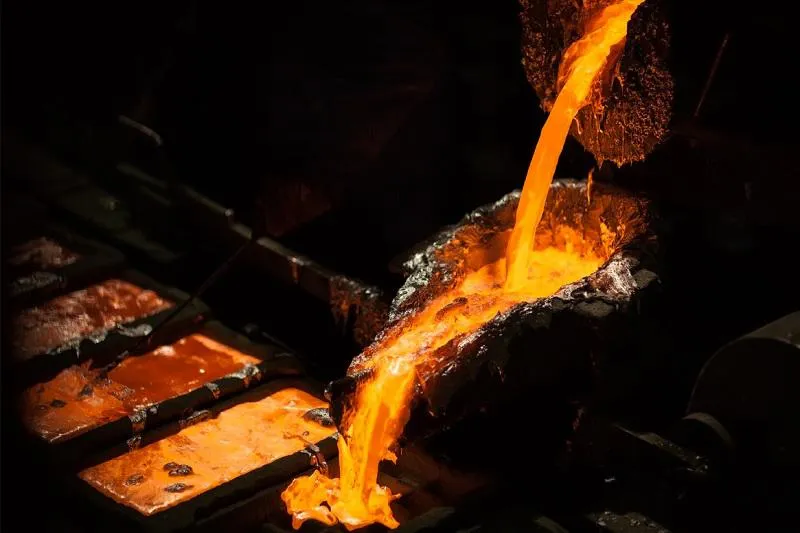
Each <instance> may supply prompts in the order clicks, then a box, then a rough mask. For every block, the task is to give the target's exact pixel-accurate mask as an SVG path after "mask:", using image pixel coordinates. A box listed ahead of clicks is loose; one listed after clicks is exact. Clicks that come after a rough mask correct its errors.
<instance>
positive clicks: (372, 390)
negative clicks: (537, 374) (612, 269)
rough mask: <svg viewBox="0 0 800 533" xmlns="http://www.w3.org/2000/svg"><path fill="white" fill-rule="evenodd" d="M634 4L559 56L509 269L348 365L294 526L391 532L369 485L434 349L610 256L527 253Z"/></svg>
mask: <svg viewBox="0 0 800 533" xmlns="http://www.w3.org/2000/svg"><path fill="white" fill-rule="evenodd" d="M642 1H643V0H618V1H617V2H615V3H612V4H611V5H609V6H608V7H606V8H604V9H603V11H602V12H600V13H599V15H598V16H597V17H596V18H595V19H593V20H592V21H590V23H589V24H588V25H587V27H585V28H584V30H585V31H584V35H583V36H582V37H581V39H580V40H578V41H577V42H575V43H574V44H573V45H572V46H570V48H569V49H568V50H567V51H566V52H565V54H564V60H563V62H562V64H561V68H560V72H559V84H560V85H562V87H561V90H560V92H559V95H558V97H557V98H556V101H555V104H554V106H553V109H552V110H551V112H550V115H549V116H548V119H547V121H546V122H545V125H544V127H543V128H542V133H541V135H540V137H539V142H538V143H537V146H536V150H535V151H534V155H533V158H532V160H531V164H530V167H529V169H528V174H527V176H526V178H525V185H524V187H523V190H522V194H521V196H520V200H519V205H518V206H517V212H516V222H515V225H514V229H513V231H512V233H511V236H510V238H509V241H508V245H507V251H506V259H507V261H508V264H506V259H502V260H501V261H499V262H497V263H495V264H493V265H490V266H488V267H484V268H483V269H481V270H479V271H477V272H474V273H472V274H469V275H468V276H467V278H466V279H465V280H464V281H463V282H462V283H461V284H460V285H459V286H458V287H457V288H455V289H454V290H451V291H448V292H447V293H446V294H444V295H443V296H441V297H439V298H437V299H435V300H434V301H433V302H431V303H430V304H428V305H427V306H426V308H425V309H422V310H420V311H419V312H418V313H417V314H416V315H415V316H414V317H412V318H410V319H409V320H405V321H402V322H400V323H399V324H398V325H397V326H396V327H394V328H393V329H392V330H391V331H388V332H385V335H384V337H383V338H382V340H379V341H378V342H376V343H375V344H373V345H372V346H370V347H369V348H368V349H367V350H365V351H364V352H363V353H362V354H361V355H360V356H358V357H357V358H356V359H355V360H354V361H353V363H352V364H351V365H350V369H349V372H350V373H355V372H358V371H360V370H365V369H370V370H372V375H371V376H370V378H369V379H367V380H365V381H364V382H362V383H361V384H360V386H359V389H358V390H357V391H356V393H355V401H354V402H353V405H352V406H350V407H349V408H348V409H347V410H346V412H345V414H344V417H343V420H342V423H341V426H342V427H341V428H340V431H341V434H342V437H344V438H340V439H339V441H338V442H339V460H340V478H339V479H330V478H328V477H326V476H324V475H322V474H321V473H320V472H314V473H312V474H311V475H310V476H305V477H300V478H297V479H295V480H294V481H293V482H292V483H291V485H289V487H288V488H287V489H286V491H284V493H283V494H282V499H283V501H284V503H285V504H286V507H287V510H288V512H289V513H290V514H291V515H292V524H293V526H294V527H295V528H299V527H300V525H301V524H302V523H303V522H305V521H306V520H309V519H313V520H317V521H320V522H322V523H325V524H328V525H333V524H335V523H336V522H340V523H342V524H343V525H344V526H345V527H346V528H347V529H350V530H352V529H356V528H359V527H364V526H366V525H369V524H373V523H380V524H383V525H385V526H387V527H390V528H394V527H397V526H398V525H399V524H398V523H397V521H396V520H395V518H394V516H393V515H392V511H391V509H390V507H389V503H390V501H391V500H392V499H393V498H394V496H393V495H392V494H391V492H390V491H389V490H388V489H387V488H385V487H381V486H378V485H377V477H378V466H379V464H380V462H381V461H382V460H395V459H396V458H395V456H394V453H393V452H392V451H391V450H390V448H391V447H392V446H393V445H394V443H395V442H396V441H397V438H398V437H399V436H400V433H401V432H402V430H403V427H404V426H405V424H406V422H407V421H408V416H409V414H410V404H411V399H412V398H411V397H412V393H413V390H414V385H415V383H417V382H420V381H424V376H425V375H426V374H428V373H430V372H435V371H437V370H439V369H441V368H442V366H443V365H446V364H448V362H449V361H447V360H439V359H438V358H437V352H436V350H437V348H439V347H442V346H444V345H445V344H447V343H449V342H451V341H457V340H458V338H459V337H461V336H463V335H468V334H470V333H473V332H474V331H476V330H477V329H478V328H480V326H482V325H483V324H485V323H486V322H488V321H489V320H491V319H492V318H494V317H495V316H497V315H498V314H501V313H503V312H505V311H507V310H509V309H510V308H511V307H512V306H514V305H515V304H517V303H520V302H530V301H534V300H537V299H539V298H542V297H546V296H549V295H552V294H553V293H555V292H557V291H558V289H559V288H560V287H562V286H564V285H567V284H569V283H572V282H574V281H577V280H578V279H580V278H582V277H585V276H587V275H588V274H591V273H592V272H595V271H596V270H597V269H598V268H599V267H600V266H601V265H602V264H603V263H604V262H605V260H606V259H608V256H607V255H606V256H605V257H597V256H591V255H586V254H581V253H580V252H581V250H582V248H583V242H582V239H580V237H579V236H578V235H573V238H571V239H568V240H567V242H566V246H564V247H563V248H546V249H542V250H535V249H534V246H533V245H534V242H535V234H536V228H537V227H538V225H539V221H540V220H541V217H542V213H543V211H544V206H545V201H546V199H547V195H548V192H549V190H550V185H551V183H552V180H553V174H554V172H555V169H556V164H557V163H558V158H559V155H560V154H561V150H562V148H563V146H564V142H565V140H566V137H567V134H568V133H569V129H570V126H571V124H572V121H573V120H574V119H575V116H576V114H577V113H578V111H579V110H580V109H581V108H582V107H583V106H584V105H585V104H586V102H587V100H588V98H589V95H590V90H591V88H592V85H593V83H594V81H595V79H596V78H597V76H598V74H599V73H600V72H601V71H602V69H603V67H604V66H605V65H606V62H607V60H608V58H609V56H610V54H611V52H612V48H614V47H615V46H619V45H620V44H621V43H623V42H624V39H625V35H626V33H627V24H628V21H629V20H630V18H631V16H632V15H633V12H634V11H635V10H636V8H637V7H638V6H639V4H641V3H642ZM448 352H449V351H448ZM418 376H419V378H418Z"/></svg>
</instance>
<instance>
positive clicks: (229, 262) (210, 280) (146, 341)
mask: <svg viewBox="0 0 800 533" xmlns="http://www.w3.org/2000/svg"><path fill="white" fill-rule="evenodd" d="M257 240H258V237H257V236H256V234H255V233H254V234H253V235H252V236H251V237H250V239H248V240H247V241H246V242H245V243H244V244H242V245H241V246H240V247H239V248H237V249H236V251H235V252H233V254H232V255H231V256H230V257H228V258H227V259H226V260H225V262H224V263H222V264H221V265H220V266H219V267H217V269H216V270H215V271H214V272H213V273H212V274H211V275H210V276H208V277H207V278H206V279H205V281H203V283H202V284H201V285H200V287H198V288H197V290H195V291H194V293H192V295H191V296H189V298H187V299H186V300H184V301H183V302H181V303H180V305H178V306H177V307H175V309H173V311H172V312H171V313H170V314H169V315H167V316H165V317H164V319H163V320H162V321H161V322H159V323H158V324H156V325H155V326H154V327H153V329H151V330H150V332H149V333H148V334H147V335H145V336H143V337H139V340H138V341H137V342H136V344H134V345H133V346H131V347H130V348H129V349H127V350H125V351H124V352H122V353H121V354H119V355H118V356H117V357H116V358H115V359H114V361H112V362H111V363H109V364H108V365H106V366H105V367H103V369H102V370H101V371H100V376H101V377H105V376H106V375H107V374H108V373H109V372H110V371H111V370H113V369H114V368H115V367H116V366H117V365H119V364H120V363H121V362H122V361H124V360H125V359H127V358H128V357H129V356H130V355H131V354H133V353H136V352H137V351H139V350H141V349H142V348H145V347H147V346H149V345H150V343H151V342H152V340H153V338H154V337H155V335H156V333H158V332H159V331H160V330H161V329H163V328H164V326H166V325H167V324H169V322H171V321H172V320H173V319H174V318H175V317H177V316H178V315H179V314H180V313H181V312H182V311H183V310H184V309H186V308H187V307H189V305H191V304H192V302H194V301H195V300H197V299H198V298H200V297H201V296H202V295H203V293H205V291H206V290H208V288H209V287H211V285H213V284H214V282H215V281H217V279H219V277H220V276H222V274H224V273H225V272H226V271H227V270H228V269H230V267H231V266H233V264H234V263H235V262H236V260H237V259H238V258H239V256H241V255H242V253H243V252H244V251H245V250H246V249H247V248H248V247H249V246H250V245H251V244H252V243H254V242H256V241H257Z"/></svg>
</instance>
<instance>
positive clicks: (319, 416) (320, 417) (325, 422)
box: [303, 407, 334, 428]
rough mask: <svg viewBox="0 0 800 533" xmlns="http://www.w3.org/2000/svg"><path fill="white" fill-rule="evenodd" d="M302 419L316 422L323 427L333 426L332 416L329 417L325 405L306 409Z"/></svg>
mask: <svg viewBox="0 0 800 533" xmlns="http://www.w3.org/2000/svg"><path fill="white" fill-rule="evenodd" d="M303 419H304V420H309V421H311V422H316V423H317V424H319V425H321V426H323V427H326V428H327V427H333V426H334V423H333V418H331V415H330V413H329V412H328V409H326V408H325V407H317V408H314V409H309V410H308V411H306V414H304V415H303Z"/></svg>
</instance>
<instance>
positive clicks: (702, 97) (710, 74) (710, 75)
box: [694, 32, 731, 118]
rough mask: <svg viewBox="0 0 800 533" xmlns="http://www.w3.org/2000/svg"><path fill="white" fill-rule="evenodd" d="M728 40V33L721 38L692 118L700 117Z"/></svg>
mask: <svg viewBox="0 0 800 533" xmlns="http://www.w3.org/2000/svg"><path fill="white" fill-rule="evenodd" d="M730 38H731V34H730V32H727V33H725V37H723V38H722V43H720V45H719V49H718V50H717V56H716V57H715V58H714V63H712V64H711V70H710V71H709V72H708V77H707V78H706V84H705V85H704V86H703V92H702V93H701V94H700V100H699V101H698V102H697V107H695V108H694V118H697V117H698V116H699V115H700V109H701V108H702V107H703V102H705V101H706V95H708V90H709V89H710V88H711V84H712V83H713V82H714V77H715V76H716V75H717V69H719V64H720V62H721V61H722V55H723V54H724V53H725V49H726V48H727V47H728V41H729V40H730Z"/></svg>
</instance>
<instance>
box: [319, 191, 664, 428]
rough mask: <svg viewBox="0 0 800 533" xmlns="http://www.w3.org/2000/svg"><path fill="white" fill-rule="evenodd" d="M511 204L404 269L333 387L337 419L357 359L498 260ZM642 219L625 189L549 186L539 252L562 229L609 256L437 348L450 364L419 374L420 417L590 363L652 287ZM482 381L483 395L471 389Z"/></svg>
mask: <svg viewBox="0 0 800 533" xmlns="http://www.w3.org/2000/svg"><path fill="white" fill-rule="evenodd" d="M518 200H519V193H518V192H514V193H511V194H508V195H506V196H505V197H503V198H502V199H501V200H499V201H498V202H495V203H494V204H491V205H488V206H485V207H482V208H479V209H477V210H476V211H474V212H472V213H470V214H469V215H467V216H466V217H465V218H464V219H463V220H462V221H461V222H460V223H459V224H457V225H455V226H453V227H450V228H447V229H445V230H443V231H442V232H441V233H439V234H438V235H436V236H435V237H434V238H433V239H431V243H430V244H429V246H428V247H427V248H426V249H425V250H424V251H421V252H419V253H416V254H415V255H413V256H412V257H411V258H410V259H409V260H408V261H407V262H406V263H405V268H406V271H407V273H408V278H407V281H406V283H405V284H404V285H403V287H402V288H401V289H400V291H399V292H398V294H397V297H396V298H395V300H394V301H393V303H392V308H391V311H390V316H389V320H388V322H387V325H386V327H385V328H384V330H383V331H382V332H381V333H380V334H379V335H378V336H377V337H376V340H375V343H373V345H372V346H371V347H370V348H367V349H366V350H365V351H364V352H362V354H361V355H359V357H357V358H356V359H355V360H354V362H353V364H352V365H351V367H350V372H349V376H348V378H346V379H344V380H341V381H339V382H337V383H334V384H333V385H332V387H331V389H330V390H331V392H332V398H331V400H332V405H331V413H332V415H333V417H334V419H338V418H339V416H340V414H341V412H342V410H343V407H344V405H345V404H346V403H347V402H349V398H350V397H351V395H352V394H353V392H354V391H355V390H356V386H355V385H356V382H358V381H359V380H361V379H364V378H365V377H366V376H365V375H363V374H359V373H358V371H359V368H361V365H360V364H359V362H363V361H364V359H368V358H369V357H370V354H371V353H372V348H375V347H377V346H379V345H380V343H381V341H382V340H386V339H387V338H389V337H391V336H393V335H396V334H397V332H398V331H400V330H402V328H403V325H404V323H405V322H406V321H407V320H409V319H410V318H411V317H412V316H413V315H414V313H415V312H416V311H418V310H419V309H422V308H423V307H424V306H425V305H427V303H428V302H430V301H431V300H432V299H434V298H436V297H438V296H440V295H441V294H443V293H445V292H446V291H447V290H448V289H450V288H451V287H453V286H454V285H455V284H457V283H458V282H459V280H460V279H461V278H462V277H463V276H464V275H465V274H466V273H467V272H469V271H471V270H474V269H478V268H480V267H482V266H483V265H485V264H487V263H489V262H492V261H495V260H496V259H498V258H499V257H502V255H503V254H504V253H505V247H506V243H507V240H508V237H509V235H510V232H511V229H512V228H513V224H514V215H515V210H516V206H517V202H518ZM649 221H650V214H649V210H648V205H647V204H646V202H644V201H643V200H641V199H639V198H636V197H633V196H631V195H629V194H627V193H624V192H621V191H618V190H614V189H611V188H608V187H604V186H602V185H595V186H594V187H593V189H592V196H591V200H590V199H589V198H588V197H587V190H586V187H585V184H584V183H583V182H576V181H571V180H563V181H557V182H554V183H553V185H552V186H551V191H550V195H549V196H548V200H547V203H546V205H545V214H544V216H543V218H542V221H541V223H540V226H539V229H538V230H537V235H536V244H537V247H544V246H549V245H554V246H558V245H559V243H558V242H557V241H556V240H557V239H558V232H557V231H555V230H556V229H557V228H559V227H561V226H564V225H568V226H570V227H571V228H573V229H576V230H579V231H580V232H582V234H583V235H584V237H585V240H586V241H587V243H588V246H590V247H592V248H593V247H598V248H602V249H604V250H613V253H611V255H610V257H609V259H608V261H607V262H606V263H605V264H604V265H603V266H602V267H601V268H600V269H598V270H597V271H596V272H595V273H594V274H592V275H590V276H588V277H586V278H583V279H581V280H579V281H577V282H575V283H572V284H570V285H566V286H564V287H562V288H561V290H559V291H558V292H557V293H556V294H554V295H553V296H550V297H548V298H543V299H540V300H536V301H533V302H522V303H520V304H518V305H516V306H514V307H512V308H511V309H510V310H508V311H507V312H505V313H502V314H499V315H497V316H496V317H495V318H494V319H492V320H490V321H489V322H487V323H485V324H484V325H483V326H481V327H480V328H479V329H477V330H476V331H474V332H472V333H470V334H468V335H464V336H462V337H460V338H456V339H453V340H452V341H451V342H449V343H448V344H446V345H445V346H443V347H442V348H440V349H439V350H440V351H439V352H437V354H436V355H435V357H436V358H437V359H440V360H447V361H448V362H449V363H448V364H447V365H445V366H444V367H438V368H437V370H436V371H435V372H433V373H429V374H426V373H424V372H423V371H418V394H417V402H418V404H420V406H422V409H421V411H423V412H424V413H425V415H424V416H432V417H433V418H437V417H440V416H441V415H443V414H444V413H445V412H447V414H448V415H456V416H457V412H459V411H463V410H464V409H471V408H472V407H469V408H468V407H466V404H467V403H468V404H470V405H472V404H474V403H475V402H476V401H477V402H481V401H483V400H491V399H492V396H493V395H492V394H491V393H489V392H485V391H488V390H489V389H491V387H492V386H494V385H500V388H502V389H506V390H507V391H509V392H510V391H512V390H514V388H515V387H516V386H519V387H522V388H524V387H530V386H536V385H537V384H539V383H545V382H547V381H548V380H549V381H550V382H555V381H557V380H560V379H561V376H562V375H564V374H569V373H570V372H571V370H569V369H572V370H574V369H576V368H581V369H586V368H588V367H590V366H592V365H594V364H596V359H597V358H598V357H600V354H601V353H602V352H603V350H607V349H608V348H609V347H610V346H611V345H612V344H614V343H615V342H619V341H620V339H622V338H623V337H624V335H625V334H626V331H629V328H630V327H632V326H631V324H632V323H633V322H632V321H631V320H632V319H633V320H635V316H636V315H637V313H638V301H639V299H640V297H641V296H642V294H643V293H645V292H646V291H645V289H648V288H652V287H654V286H656V285H657V282H658V276H657V275H656V273H655V272H654V269H653V265H654V264H655V256H654V254H653V252H654V250H655V247H656V240H655V237H654V235H653V234H652V233H651V231H650V227H651V226H650V224H649ZM609 230H610V231H609ZM487 380H488V382H490V387H489V389H486V388H485V387H484V386H483V385H480V386H477V385H475V383H477V382H479V381H483V382H486V381H487ZM515 383H516V385H515ZM479 391H484V392H485V395H484V393H483V392H479ZM482 396H483V398H481V397H482ZM465 401H466V403H465ZM461 404H464V405H461Z"/></svg>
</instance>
